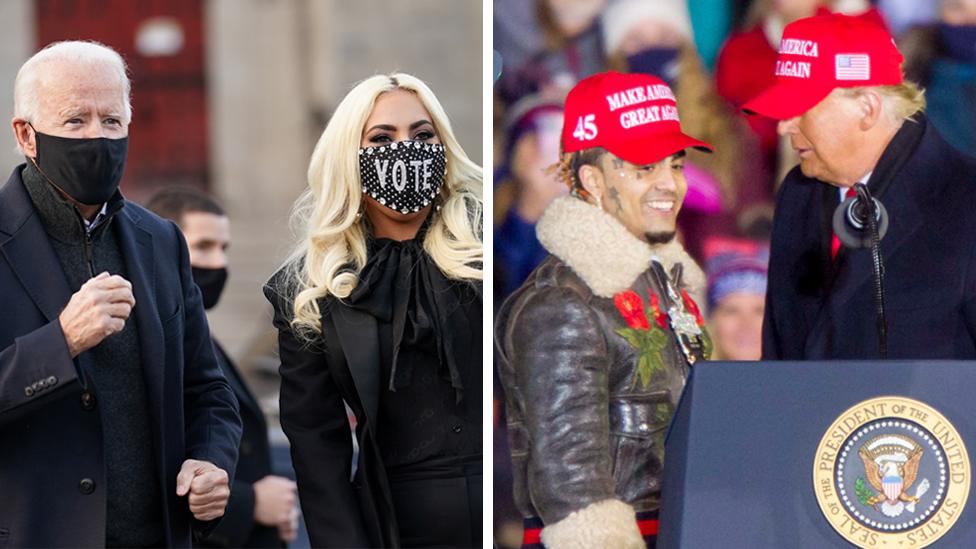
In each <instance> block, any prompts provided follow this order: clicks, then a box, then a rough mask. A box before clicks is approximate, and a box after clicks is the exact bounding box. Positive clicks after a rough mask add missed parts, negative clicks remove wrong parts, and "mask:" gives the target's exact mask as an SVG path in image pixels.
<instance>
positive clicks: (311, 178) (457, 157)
mask: <svg viewBox="0 0 976 549" xmlns="http://www.w3.org/2000/svg"><path fill="white" fill-rule="evenodd" d="M394 90H406V91H409V92H412V93H414V94H416V95H417V97H418V98H419V99H420V101H421V103H423V105H424V107H425V108H426V109H427V112H429V113H430V115H431V117H432V119H433V120H432V122H433V125H434V130H435V131H436V133H437V136H438V138H440V142H441V144H442V145H444V148H445V149H446V151H447V178H446V180H445V182H444V187H443V189H442V190H441V196H440V199H441V200H442V207H441V210H440V211H439V212H436V213H435V214H434V219H433V221H432V224H431V226H430V229H429V230H428V231H427V234H426V236H425V237H424V243H423V245H424V250H425V251H426V252H427V254H428V255H429V256H430V257H431V259H433V261H434V263H435V264H436V265H437V267H438V268H439V269H440V270H441V272H443V273H444V275H445V276H447V277H448V278H451V279H455V280H468V281H480V280H483V278H484V275H483V257H484V252H483V247H482V242H481V232H482V228H481V224H482V170H481V167H480V166H478V165H477V164H475V163H474V162H472V161H471V160H470V159H469V158H468V156H467V155H466V154H465V153H464V151H463V150H462V149H461V145H460V144H459V143H458V141H457V139H455V137H454V133H453V132H452V131H451V124H450V122H449V121H448V119H447V113H445V112H444V108H443V107H442V106H441V104H440V102H439V101H438V100H437V98H436V97H435V96H434V93H433V92H432V91H431V90H430V88H428V87H427V85H426V84H424V83H423V82H422V81H421V80H420V79H418V78H416V77H414V76H411V75H409V74H402V73H395V74H390V75H376V76H372V77H370V78H367V79H365V80H363V81H362V82H360V83H359V84H357V85H356V86H355V87H354V88H353V89H352V90H350V91H349V93H348V94H347V95H346V97H345V98H343V100H342V102H340V103H339V106H338V107H336V110H335V113H334V114H333V116H332V118H331V119H330V120H329V123H328V124H327V125H326V127H325V131H323V132H322V136H321V137H320V138H319V141H318V144H316V145H315V150H314V151H313V152H312V159H311V162H310V163H309V166H308V189H307V190H306V191H305V192H304V193H302V196H301V197H299V198H298V200H297V201H296V202H295V206H294V208H293V210H292V216H291V223H292V227H293V230H294V231H295V233H296V235H297V237H298V241H297V242H296V244H295V246H294V249H293V250H292V252H291V254H290V255H289V257H288V259H287V260H286V261H285V266H284V267H283V268H284V270H285V277H284V280H283V281H281V282H282V283H283V287H282V284H279V287H277V288H275V291H276V292H278V293H279V295H280V296H281V297H284V298H285V299H286V300H287V301H288V302H289V303H290V304H291V306H292V311H293V315H294V316H293V318H292V319H291V326H292V328H293V329H295V331H296V333H298V334H301V335H303V336H304V337H305V339H312V338H314V337H315V336H317V335H319V334H321V333H322V322H321V316H322V311H320V310H319V300H320V299H323V298H326V297H329V296H334V297H336V298H338V299H344V298H346V297H349V294H350V293H351V292H352V291H353V289H355V287H356V285H357V284H358V283H359V274H360V272H361V271H362V269H363V266H364V265H365V264H366V238H367V229H366V227H365V226H364V223H365V217H364V216H359V215H357V214H358V213H359V211H360V205H361V203H362V201H363V192H362V184H361V183H360V178H359V154H358V153H359V149H360V143H361V139H362V131H363V127H364V126H365V125H366V120H367V119H368V118H369V115H370V113H371V112H372V111H373V105H374V104H375V103H376V98H377V97H379V96H380V95H382V94H383V93H386V92H390V91H394Z"/></svg>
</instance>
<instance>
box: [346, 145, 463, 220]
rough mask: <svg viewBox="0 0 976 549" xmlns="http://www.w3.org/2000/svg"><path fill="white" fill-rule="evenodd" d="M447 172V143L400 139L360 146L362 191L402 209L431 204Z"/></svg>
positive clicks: (403, 210) (390, 206) (406, 211)
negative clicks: (439, 143) (388, 142)
mask: <svg viewBox="0 0 976 549" xmlns="http://www.w3.org/2000/svg"><path fill="white" fill-rule="evenodd" d="M446 174H447V154H446V153H445V152H444V145H435V144H430V143H421V142H420V141H400V142H398V143H390V144H389V145H384V146H382V147H366V148H363V149H359V178H360V180H361V181H362V184H363V192H364V193H365V194H368V195H369V196H371V197H373V198H374V199H376V201H377V202H379V203H380V204H382V205H383V206H386V207H387V208H389V209H391V210H394V211H397V212H400V213H404V214H407V213H411V212H418V211H420V210H421V209H423V208H426V207H427V206H429V205H430V204H431V202H433V201H434V199H435V198H436V197H437V195H438V194H440V192H441V187H442V186H443V185H444V177H445V175H446Z"/></svg>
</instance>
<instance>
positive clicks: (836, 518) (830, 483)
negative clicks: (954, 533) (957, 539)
mask: <svg viewBox="0 0 976 549" xmlns="http://www.w3.org/2000/svg"><path fill="white" fill-rule="evenodd" d="M970 474H971V473H970V468H969V454H968V453H967V452H966V446H965V444H963V440H962V438H961V437H960V436H959V433H958V432H957V431H956V429H955V427H953V426H952V424H951V423H949V421H948V420H947V419H946V418H945V417H944V416H943V415H942V414H940V413H939V412H938V411H936V410H935V409H933V408H932V407H930V406H928V405H926V404H924V403H922V402H919V401H917V400H912V399H909V398H904V397H896V396H889V397H879V398H874V399H871V400H866V401H864V402H861V403H858V404H855V405H854V406H852V407H851V408H849V409H848V410H847V411H845V412H844V413H843V414H842V415H841V416H840V417H838V418H837V420H836V421H834V423H833V425H831V426H830V428H829V429H828V430H827V432H826V434H824V436H823V439H821V441H820V446H819V447H818V448H817V454H816V459H815V460H814V465H813V487H814V491H815V492H816V495H817V503H819V504H820V510H821V511H822V512H823V514H824V516H825V517H826V518H827V521H828V522H830V525H831V526H833V528H834V529H835V530H837V533H839V534H840V535H841V536H843V537H844V539H846V540H847V541H849V542H851V543H853V544H854V545H856V546H858V547H925V546H927V545H929V544H931V543H933V542H935V541H936V540H937V539H939V538H940V537H942V536H943V535H944V534H945V533H946V532H948V531H949V529H950V528H952V526H953V524H955V522H956V519H958V518H959V515H960V514H961V513H962V510H963V508H964V507H965V505H966V497H967V496H968V495H969V481H970Z"/></svg>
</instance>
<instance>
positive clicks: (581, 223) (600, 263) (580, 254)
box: [536, 196, 705, 304]
mask: <svg viewBox="0 0 976 549" xmlns="http://www.w3.org/2000/svg"><path fill="white" fill-rule="evenodd" d="M536 235H537V236H538V237H539V242H541V243H542V245H543V246H544V247H545V248H546V250H548V251H549V253H551V254H552V255H554V256H556V257H558V258H559V259H560V260H562V261H563V263H565V264H566V265H568V266H569V267H570V268H571V269H573V271H574V272H575V273H576V274H577V275H579V277H580V278H582V279H583V281H584V282H586V285H587V286H589V287H590V290H592V291H593V293H594V294H596V295H598V296H600V297H613V296H614V294H616V293H618V292H622V291H624V290H626V289H628V288H630V287H631V286H632V285H633V284H634V282H635V281H636V280H637V277H639V276H640V275H641V273H643V272H644V271H646V270H647V269H648V267H649V265H650V262H651V259H652V258H654V257H657V259H658V260H659V261H660V262H661V263H662V264H663V265H664V267H665V268H666V269H667V270H668V272H670V271H671V267H672V266H673V265H675V264H676V263H681V264H682V265H683V269H684V276H683V280H682V286H683V287H684V288H686V289H687V290H688V292H689V293H691V295H692V297H693V298H694V299H695V301H697V302H698V303H699V304H702V303H703V302H704V300H703V297H704V295H705V274H704V273H703V272H702V270H701V268H699V267H698V265H697V264H696V263H695V260H694V259H692V258H691V256H689V255H688V252H686V251H685V249H684V247H682V246H681V244H680V243H678V241H677V240H672V241H671V242H669V243H667V244H662V245H659V246H651V245H649V244H647V243H646V242H644V241H643V240H640V239H639V238H637V237H635V236H634V235H632V234H630V232H629V231H627V229H626V228H624V226H623V225H621V224H620V222H619V221H617V220H616V219H615V218H614V217H613V216H611V215H610V214H608V213H606V212H604V211H603V210H601V209H599V208H597V207H596V206H593V205H592V204H589V203H587V202H584V201H582V200H580V199H578V198H574V197H571V196H564V197H560V198H557V199H555V200H553V201H552V204H550V205H549V207H548V208H547V209H546V211H545V213H544V214H542V218H540V219H539V223H538V224H537V225H536Z"/></svg>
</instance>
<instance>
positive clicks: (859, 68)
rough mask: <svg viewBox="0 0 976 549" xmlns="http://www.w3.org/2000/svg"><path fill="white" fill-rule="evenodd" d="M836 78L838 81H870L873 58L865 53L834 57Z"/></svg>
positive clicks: (840, 54)
mask: <svg viewBox="0 0 976 549" xmlns="http://www.w3.org/2000/svg"><path fill="white" fill-rule="evenodd" d="M834 77H835V78H836V79H837V80H868V79H870V78H871V58H870V57H868V56H867V54H864V53H839V54H837V55H836V56H835V57H834Z"/></svg>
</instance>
